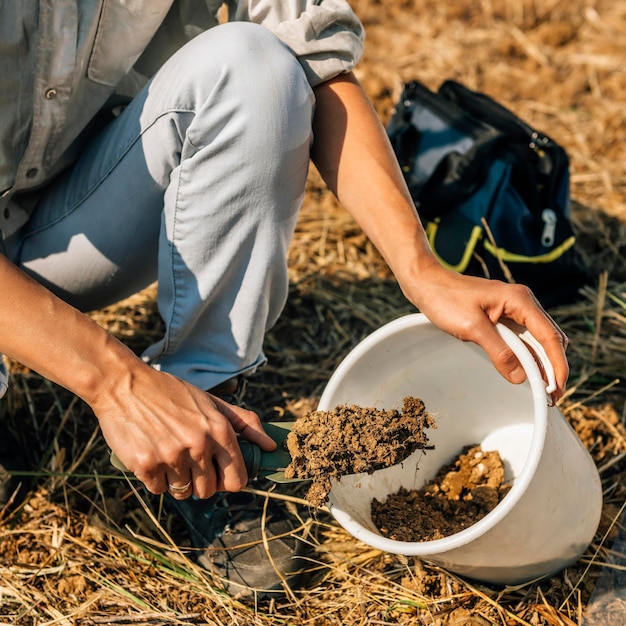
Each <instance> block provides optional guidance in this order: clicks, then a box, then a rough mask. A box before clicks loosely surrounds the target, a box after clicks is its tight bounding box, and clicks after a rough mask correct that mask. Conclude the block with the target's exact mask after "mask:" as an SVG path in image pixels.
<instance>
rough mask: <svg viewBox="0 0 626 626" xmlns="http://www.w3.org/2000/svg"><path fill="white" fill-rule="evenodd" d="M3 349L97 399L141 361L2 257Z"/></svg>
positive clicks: (0, 336) (0, 324)
mask: <svg viewBox="0 0 626 626" xmlns="http://www.w3.org/2000/svg"><path fill="white" fill-rule="evenodd" d="M0 285H2V298H0V352H2V353H4V354H7V355H8V356H10V357H11V358H13V359H15V360H16V361H19V362H20V363H22V364H24V365H26V366H27V367H29V368H31V369H33V370H35V371H36V372H38V373H40V374H41V375H42V376H45V377H46V378H48V379H50V380H52V381H54V382H56V383H58V384H59V385H61V386H63V387H65V388H67V389H69V390H70V391H72V392H73V393H75V394H76V395H78V396H80V397H81V398H83V399H84V400H85V401H87V402H89V403H92V402H93V401H94V400H95V399H96V397H97V396H98V394H99V393H101V391H102V389H103V388H105V387H106V386H107V385H109V384H114V383H113V381H114V379H115V378H116V376H118V374H119V373H121V372H123V371H124V370H125V369H127V368H128V367H129V365H130V364H132V363H135V366H139V367H142V366H143V364H142V363H141V361H140V360H139V359H137V358H136V357H134V355H133V353H132V352H131V351H130V350H129V349H128V348H126V347H125V346H124V345H123V344H122V343H121V342H119V341H117V340H116V339H114V338H113V337H112V336H111V335H110V334H109V333H107V332H106V331H105V330H104V329H103V328H102V327H100V326H98V325H97V324H96V323H95V322H94V321H93V320H91V319H90V318H89V317H88V316H86V315H84V314H83V313H81V312H79V311H78V310H76V309H74V308H73V307H71V306H69V305H68V304H66V303H65V302H63V301H62V300H61V299H59V298H57V297H56V296H54V295H53V294H52V293H51V292H50V291H49V290H47V289H45V288H44V287H42V286H41V285H39V284H38V283H37V282H35V281H34V280H32V279H30V278H29V277H28V276H27V275H26V274H24V273H23V272H21V271H20V270H19V269H17V268H16V267H15V266H14V265H13V264H12V263H10V262H9V261H8V260H7V259H6V258H5V257H3V256H2V255H0Z"/></svg>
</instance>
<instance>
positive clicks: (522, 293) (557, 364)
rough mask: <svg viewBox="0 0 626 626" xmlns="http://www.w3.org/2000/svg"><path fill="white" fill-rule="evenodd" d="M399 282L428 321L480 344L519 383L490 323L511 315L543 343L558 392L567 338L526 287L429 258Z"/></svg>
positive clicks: (518, 370)
mask: <svg viewBox="0 0 626 626" xmlns="http://www.w3.org/2000/svg"><path fill="white" fill-rule="evenodd" d="M401 287H402V289H403V291H404V293H405V295H406V296H407V298H408V299H409V300H410V301H411V302H413V303H414V304H415V305H416V306H417V307H418V308H419V309H420V311H422V312H423V313H424V314H425V315H426V317H428V319H429V320H430V321H431V322H433V324H435V325H436V326H438V327H439V328H441V329H442V330H445V331H447V332H448V333H450V334H451V335H454V336H455V337H457V338H458V339H461V340H463V341H472V342H474V343H476V344H478V345H479V346H481V347H482V349H483V350H484V351H485V352H486V353H487V355H488V356H489V358H490V359H491V361H492V363H493V364H494V366H495V368H496V369H497V370H498V371H499V372H500V374H502V376H504V377H505V378H506V379H507V380H509V381H510V382H512V383H521V382H523V381H524V380H525V379H526V374H525V372H524V370H523V368H522V366H521V364H520V363H519V361H518V360H517V357H516V356H515V354H514V353H513V351H512V350H511V348H509V346H508V345H507V344H506V342H505V341H504V340H503V339H502V337H501V336H500V334H499V333H498V332H497V330H496V329H495V326H494V324H496V323H497V322H498V321H502V320H512V321H514V322H516V323H517V324H519V325H521V326H524V327H525V328H527V329H528V330H529V331H530V333H531V334H532V335H533V336H534V337H535V339H537V340H538V341H539V343H540V344H541V345H542V346H543V348H544V350H545V351H546V355H547V357H548V359H549V360H550V363H551V364H552V367H553V368H554V374H555V378H556V384H557V388H556V390H555V391H554V392H553V394H552V401H553V402H556V400H558V398H560V397H561V396H562V395H563V392H564V390H565V385H566V383H567V378H568V374H569V366H568V364H567V358H566V356H565V350H566V348H567V337H566V335H565V333H564V332H563V331H562V330H561V329H560V328H559V326H558V325H557V324H556V322H554V320H553V319H552V318H551V317H550V316H549V315H548V314H547V313H546V312H545V311H544V310H543V308H542V307H541V305H540V304H539V302H538V301H537V299H536V298H535V297H534V295H533V294H532V292H531V291H530V289H528V288H527V287H525V286H523V285H512V284H508V283H504V282H500V281H496V280H486V279H484V278H477V277H473V276H463V275H460V274H457V273H456V272H452V271H449V270H446V269H444V268H443V267H441V265H439V264H438V263H437V262H436V260H435V259H432V262H431V263H429V264H428V265H427V266H426V267H421V269H420V272H419V276H416V277H415V278H414V279H413V280H408V281H407V280H405V281H404V282H402V281H401Z"/></svg>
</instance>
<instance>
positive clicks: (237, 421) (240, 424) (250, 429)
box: [213, 396, 276, 452]
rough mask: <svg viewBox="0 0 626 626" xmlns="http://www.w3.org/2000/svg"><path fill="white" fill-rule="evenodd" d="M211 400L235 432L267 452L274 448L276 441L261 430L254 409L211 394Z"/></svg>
mask: <svg viewBox="0 0 626 626" xmlns="http://www.w3.org/2000/svg"><path fill="white" fill-rule="evenodd" d="M213 400H214V401H215V404H216V405H217V408H218V409H219V410H220V412H221V413H222V414H223V415H224V417H226V418H227V419H228V421H229V422H230V424H231V426H232V427H233V429H234V431H235V432H236V433H237V434H239V435H240V436H241V437H243V438H244V439H246V440H248V441H250V442H252V443H255V444H256V445H258V446H259V447H260V448H261V449H262V450H265V451H267V452H271V451H272V450H275V449H276V442H275V441H274V440H273V439H272V438H271V437H270V436H269V435H268V434H267V433H266V432H265V431H264V430H263V425H262V423H261V420H260V418H259V416H258V415H257V414H256V413H255V412H254V411H249V410H248V409H244V408H242V407H239V406H235V405H233V404H228V402H224V400H222V399H221V398H218V397H215V396H213Z"/></svg>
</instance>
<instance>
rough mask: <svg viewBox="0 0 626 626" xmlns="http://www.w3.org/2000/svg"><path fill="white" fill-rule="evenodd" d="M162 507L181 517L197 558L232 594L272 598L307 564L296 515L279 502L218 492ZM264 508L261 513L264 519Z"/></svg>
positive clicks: (171, 500)
mask: <svg viewBox="0 0 626 626" xmlns="http://www.w3.org/2000/svg"><path fill="white" fill-rule="evenodd" d="M166 506H167V508H168V509H170V510H172V511H174V512H176V513H177V514H178V515H180V516H181V517H182V519H183V520H184V521H185V523H186V525H187V529H188V531H189V536H190V539H191V543H192V546H193V547H195V548H200V549H201V551H198V555H197V556H196V561H197V562H198V564H199V565H200V566H201V567H203V568H204V569H206V570H208V571H209V572H211V573H212V574H214V575H215V576H217V577H219V578H220V579H221V581H222V584H223V585H224V588H225V590H226V591H227V592H228V593H229V594H231V595H233V596H248V595H251V594H252V593H256V595H257V597H259V598H270V597H273V596H276V595H278V594H282V593H283V591H284V585H285V584H286V585H288V586H289V587H290V588H293V587H295V586H296V585H297V584H298V583H299V582H300V580H301V578H302V574H303V572H304V569H305V566H306V562H305V560H304V559H303V558H302V557H303V555H304V552H305V549H306V545H307V544H306V543H305V542H304V541H303V540H302V539H301V538H300V537H298V536H297V535H296V533H295V531H296V530H297V528H298V527H299V526H300V522H299V520H298V518H297V517H296V516H294V515H291V514H290V513H289V512H288V511H287V508H286V507H285V506H284V505H283V504H277V503H276V501H275V500H272V499H271V498H270V497H269V496H268V499H267V505H266V498H264V497H261V496H257V495H255V494H251V493H247V492H239V493H217V494H216V495H214V496H213V497H211V498H209V499H208V500H200V499H198V498H195V497H193V496H192V497H191V498H188V499H187V500H175V499H174V498H172V497H171V496H166ZM264 508H265V517H264Z"/></svg>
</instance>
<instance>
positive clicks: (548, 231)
mask: <svg viewBox="0 0 626 626" xmlns="http://www.w3.org/2000/svg"><path fill="white" fill-rule="evenodd" d="M541 219H542V220H543V231H542V233H541V245H543V246H545V247H546V248H548V247H550V246H551V245H552V244H553V243H554V236H555V234H556V222H557V217H556V213H555V212H554V211H553V210H552V209H544V210H543V211H542V212H541Z"/></svg>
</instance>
